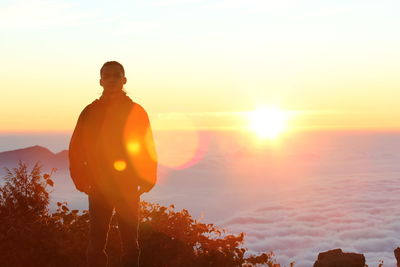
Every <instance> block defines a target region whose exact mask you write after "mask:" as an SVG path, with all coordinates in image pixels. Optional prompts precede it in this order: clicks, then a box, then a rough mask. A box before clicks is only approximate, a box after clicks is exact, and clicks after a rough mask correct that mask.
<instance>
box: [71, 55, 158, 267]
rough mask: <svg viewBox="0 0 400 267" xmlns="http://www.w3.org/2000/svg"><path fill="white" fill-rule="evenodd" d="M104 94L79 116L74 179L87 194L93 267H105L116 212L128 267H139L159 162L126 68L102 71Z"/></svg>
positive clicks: (117, 65)
mask: <svg viewBox="0 0 400 267" xmlns="http://www.w3.org/2000/svg"><path fill="white" fill-rule="evenodd" d="M100 77H101V78H100V85H101V86H102V87H103V89H104V90H103V94H102V95H101V97H100V98H99V99H96V100H95V101H93V102H92V103H91V104H90V105H88V106H87V107H86V108H85V109H84V110H83V111H82V113H81V114H80V116H79V119H78V122H77V125H76V127H75V130H74V133H73V135H72V138H71V142H70V146H69V160H70V172H71V177H72V179H73V181H74V183H75V186H76V188H77V189H78V190H79V191H81V192H84V193H86V194H88V198H89V215H90V232H89V244H88V249H87V262H88V265H89V266H96V267H97V266H106V265H107V255H106V253H105V245H106V242H107V233H108V228H109V222H110V219H111V216H112V213H113V210H114V209H115V214H116V216H117V221H118V229H119V231H120V236H121V241H122V256H121V262H122V265H123V266H138V260H139V246H138V241H137V240H138V212H139V200H140V195H141V194H142V193H144V192H148V191H149V190H150V189H151V188H152V187H153V186H154V184H155V181H156V176H157V160H156V152H155V149H154V142H153V136H152V131H151V128H150V123H149V119H148V116H147V113H146V111H145V110H144V109H143V108H142V107H141V106H140V105H139V104H137V103H135V102H133V101H132V100H131V99H130V98H129V97H128V96H127V95H126V93H125V91H123V86H124V84H126V81H127V80H126V77H125V71H124V68H123V66H122V65H121V64H120V63H118V62H116V61H110V62H106V63H105V64H104V65H103V67H102V68H101V70H100Z"/></svg>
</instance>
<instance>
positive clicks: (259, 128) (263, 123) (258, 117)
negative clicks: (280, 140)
mask: <svg viewBox="0 0 400 267" xmlns="http://www.w3.org/2000/svg"><path fill="white" fill-rule="evenodd" d="M288 119H289V116H288V112H286V111H284V110H281V109H279V108H276V107H260V108H258V109H256V110H253V111H251V112H249V113H248V121H249V128H250V129H251V130H252V131H253V132H254V133H256V134H257V136H258V137H259V138H262V139H275V138H277V137H278V136H279V135H280V134H281V133H283V132H284V131H285V130H286V129H287V127H288V126H287V122H288Z"/></svg>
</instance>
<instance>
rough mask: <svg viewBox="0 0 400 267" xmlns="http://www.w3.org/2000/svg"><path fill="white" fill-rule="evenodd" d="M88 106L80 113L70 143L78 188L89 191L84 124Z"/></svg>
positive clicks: (71, 164) (74, 180)
mask: <svg viewBox="0 0 400 267" xmlns="http://www.w3.org/2000/svg"><path fill="white" fill-rule="evenodd" d="M87 112H88V107H86V108H85V109H84V110H83V111H82V112H81V114H80V116H79V118H78V122H77V124H76V126H75V129H74V132H73V134H72V137H71V141H70V144H69V150H68V151H69V154H68V156H69V170H70V174H71V178H72V180H73V182H74V184H75V187H76V189H78V190H79V191H81V192H84V193H86V194H88V193H89V189H90V184H89V181H88V179H89V177H88V174H87V170H88V169H87V159H86V151H85V147H84V130H83V129H84V124H85V118H86V116H87Z"/></svg>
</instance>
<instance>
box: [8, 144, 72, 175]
mask: <svg viewBox="0 0 400 267" xmlns="http://www.w3.org/2000/svg"><path fill="white" fill-rule="evenodd" d="M19 161H22V162H24V163H26V164H28V165H33V164H35V163H36V162H40V163H41V165H42V166H43V169H45V170H47V169H52V168H57V169H58V170H67V169H68V150H62V151H60V152H59V153H53V152H51V151H50V150H49V149H47V148H46V147H42V146H38V145H36V146H31V147H26V148H21V149H16V150H10V151H4V152H0V167H7V168H13V167H15V166H17V165H18V162H19Z"/></svg>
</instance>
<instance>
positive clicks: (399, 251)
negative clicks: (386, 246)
mask: <svg viewBox="0 0 400 267" xmlns="http://www.w3.org/2000/svg"><path fill="white" fill-rule="evenodd" d="M394 256H395V257H396V260H397V267H400V248H399V247H398V248H396V249H395V250H394Z"/></svg>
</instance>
